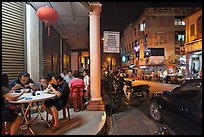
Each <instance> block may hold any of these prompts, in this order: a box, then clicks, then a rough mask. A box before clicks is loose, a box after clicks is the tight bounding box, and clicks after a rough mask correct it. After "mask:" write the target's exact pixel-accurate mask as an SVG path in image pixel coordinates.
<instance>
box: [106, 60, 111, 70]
mask: <svg viewBox="0 0 204 137" xmlns="http://www.w3.org/2000/svg"><path fill="white" fill-rule="evenodd" d="M107 60H108V65H109V71H110V70H111V58H107Z"/></svg>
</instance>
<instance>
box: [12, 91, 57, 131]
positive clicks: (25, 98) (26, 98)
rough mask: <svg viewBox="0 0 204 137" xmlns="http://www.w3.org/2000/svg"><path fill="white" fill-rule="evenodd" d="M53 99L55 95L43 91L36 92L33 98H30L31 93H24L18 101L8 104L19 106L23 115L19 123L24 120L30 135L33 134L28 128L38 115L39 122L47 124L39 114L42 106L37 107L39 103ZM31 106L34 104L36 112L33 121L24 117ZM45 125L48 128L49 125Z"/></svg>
mask: <svg viewBox="0 0 204 137" xmlns="http://www.w3.org/2000/svg"><path fill="white" fill-rule="evenodd" d="M13 94H19V93H13ZM55 97H56V95H55V94H53V93H44V91H36V92H35V96H32V94H31V93H24V94H23V95H21V96H20V97H19V100H17V101H9V102H10V103H15V104H21V111H22V113H23V119H22V121H21V122H23V120H25V124H26V126H27V127H28V129H29V130H30V132H31V133H32V134H34V132H33V130H32V129H31V128H30V125H31V124H32V123H34V121H35V120H36V119H37V118H38V116H39V115H40V117H41V120H43V121H44V122H45V123H47V121H46V120H44V118H43V117H42V114H41V110H42V106H41V107H39V104H40V102H41V103H43V102H44V101H45V100H48V99H51V98H55ZM24 104H28V105H27V107H26V109H24V106H25V105H24ZM33 104H36V109H37V111H38V114H37V116H36V117H35V118H34V119H33V120H29V119H28V118H27V117H26V115H27V113H28V110H29V109H30V108H31V107H32V106H33ZM47 125H48V126H49V127H50V124H49V123H47Z"/></svg>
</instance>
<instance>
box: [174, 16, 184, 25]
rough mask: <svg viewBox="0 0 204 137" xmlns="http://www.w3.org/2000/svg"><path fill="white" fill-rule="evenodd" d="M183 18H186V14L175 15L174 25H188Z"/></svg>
mask: <svg viewBox="0 0 204 137" xmlns="http://www.w3.org/2000/svg"><path fill="white" fill-rule="evenodd" d="M182 18H184V16H175V17H174V25H176V26H184V25H186V24H185V22H184V21H182Z"/></svg>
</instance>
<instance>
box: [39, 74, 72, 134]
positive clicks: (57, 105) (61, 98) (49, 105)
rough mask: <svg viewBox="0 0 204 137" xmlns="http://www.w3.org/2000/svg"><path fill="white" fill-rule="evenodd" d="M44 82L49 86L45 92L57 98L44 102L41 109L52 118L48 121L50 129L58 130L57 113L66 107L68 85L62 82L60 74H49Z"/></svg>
mask: <svg viewBox="0 0 204 137" xmlns="http://www.w3.org/2000/svg"><path fill="white" fill-rule="evenodd" d="M46 80H47V83H48V84H49V85H48V87H47V89H46V90H49V91H50V92H52V93H54V94H55V95H56V96H57V97H56V98H52V99H50V100H46V101H45V102H44V103H43V104H42V107H43V109H44V110H45V111H46V112H48V113H49V114H50V115H51V116H52V120H50V121H49V124H51V125H52V126H51V129H53V130H57V129H58V128H59V120H58V111H60V110H62V109H63V107H64V106H66V104H67V101H68V97H69V93H70V90H69V86H68V84H67V83H66V81H64V80H63V78H62V77H61V75H60V74H57V75H54V74H49V75H48V77H47V78H46ZM51 84H54V85H56V86H57V87H56V88H54V87H53V86H52V85H51Z"/></svg>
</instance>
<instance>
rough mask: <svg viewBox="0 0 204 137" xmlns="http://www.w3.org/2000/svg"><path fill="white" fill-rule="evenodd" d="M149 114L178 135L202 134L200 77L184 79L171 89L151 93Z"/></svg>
mask: <svg viewBox="0 0 204 137" xmlns="http://www.w3.org/2000/svg"><path fill="white" fill-rule="evenodd" d="M150 101H151V103H150V114H151V116H152V118H153V119H154V120H156V121H164V122H165V123H166V124H167V125H168V126H169V127H170V128H172V129H173V131H175V132H176V133H177V134H178V135H202V79H191V80H185V81H184V82H183V83H182V84H181V85H179V86H177V87H176V88H174V89H173V90H171V91H163V92H159V93H154V94H152V98H151V99H150Z"/></svg>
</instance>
